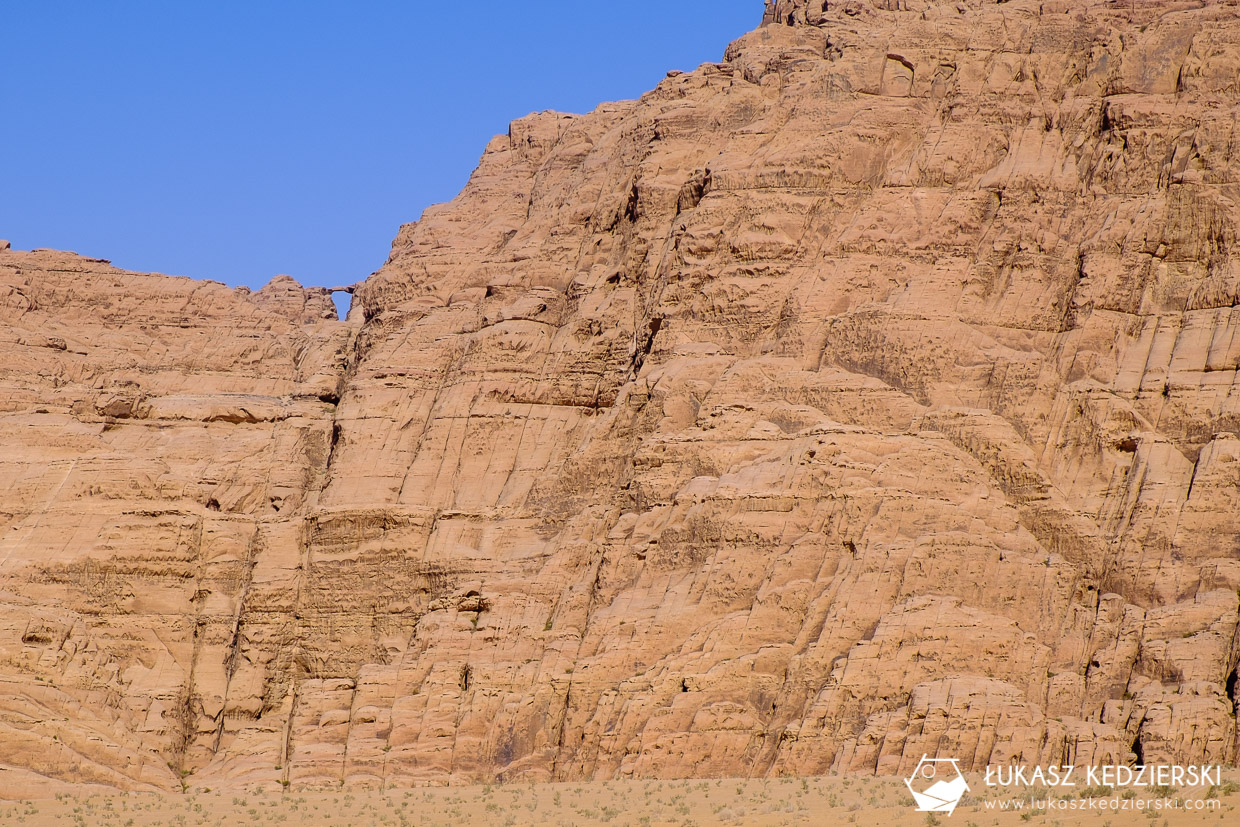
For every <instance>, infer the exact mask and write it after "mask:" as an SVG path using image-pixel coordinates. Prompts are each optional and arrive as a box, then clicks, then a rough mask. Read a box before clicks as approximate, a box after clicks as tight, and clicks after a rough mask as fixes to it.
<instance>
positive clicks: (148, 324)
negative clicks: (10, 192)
mask: <svg viewBox="0 0 1240 827" xmlns="http://www.w3.org/2000/svg"><path fill="white" fill-rule="evenodd" d="M756 11H757V9H755V12H756ZM1238 64H1240V7H1237V6H1235V5H1232V4H1226V3H1218V4H1205V5H1203V4H1200V3H1181V2H1170V0H1169V1H1168V2H1150V3H1142V4H1135V5H1134V4H1130V3H1119V4H1116V3H1109V2H1085V0H1081V2H1050V1H1048V0H1043V2H1031V1H1030V0H1012V2H1006V3H992V2H980V0H968V2H953V3H934V2H916V0H908V2H897V1H896V0H887V1H886V2H884V0H849V2H842V3H835V2H829V3H822V2H786V0H780V2H777V3H774V4H769V5H768V7H767V9H766V14H765V17H764V25H763V26H761V27H760V28H759V29H758V30H757V31H755V32H753V33H751V34H749V35H746V36H745V37H743V38H741V39H740V40H738V41H736V42H735V43H733V44H732V45H731V46H730V47H729V48H728V50H727V52H726V54H725V55H724V60H723V61H722V62H720V63H718V64H707V65H704V66H702V67H700V68H699V69H698V70H696V71H694V72H690V73H672V74H671V75H669V77H668V78H667V79H666V80H664V81H663V82H662V83H661V84H660V85H659V86H658V88H657V89H655V90H654V91H652V92H650V93H649V94H647V95H646V96H644V97H643V98H642V99H641V100H639V101H633V102H625V103H616V104H606V105H604V106H601V107H599V108H598V109H597V110H595V111H594V112H592V113H590V114H589V115H585V116H570V115H563V114H557V113H542V114H539V115H532V116H530V117H528V118H525V119H522V120H520V121H517V122H515V123H513V124H512V127H511V129H510V131H509V133H508V134H507V135H505V136H501V137H497V138H496V139H494V140H493V141H492V142H491V144H490V145H489V146H488V147H487V150H486V152H485V154H484V155H483V158H482V161H481V163H480V165H479V167H478V169H477V171H476V172H475V173H474V175H473V177H472V178H471V180H470V182H469V184H468V185H467V186H466V188H465V190H464V191H463V192H462V193H461V195H460V196H458V198H457V199H455V200H454V201H453V202H451V203H449V204H447V205H443V206H440V207H435V208H432V209H430V210H428V211H427V212H426V214H425V215H424V216H423V217H422V219H421V220H420V221H418V222H417V223H414V224H410V225H407V226H406V227H404V228H402V229H401V231H400V234H399V235H398V236H397V239H396V241H395V243H394V245H393V249H392V253H391V257H390V259H389V261H388V263H387V264H386V265H385V266H384V267H383V268H382V269H381V270H380V271H379V272H378V273H376V274H375V275H373V276H372V277H371V278H370V279H368V280H367V281H366V282H365V283H364V284H363V285H361V286H360V287H359V288H358V290H357V293H356V296H355V301H356V302H357V303H358V306H359V307H360V312H359V313H356V314H353V316H351V318H352V319H353V321H352V322H350V323H347V324H346V323H341V322H336V321H332V320H331V319H332V314H331V313H330V308H329V306H328V305H326V304H324V302H325V301H326V297H325V296H324V295H322V293H321V292H320V293H314V292H309V293H308V292H307V291H303V290H301V289H300V288H297V287H296V286H295V285H292V284H289V283H287V282H276V283H273V285H269V287H268V288H265V289H264V290H263V291H259V292H258V293H254V294H249V295H246V294H244V293H239V292H233V291H228V290H227V289H225V288H223V287H220V286H218V285H210V284H206V285H204V284H200V283H195V282H190V281H187V280H174V279H166V278H162V277H147V276H143V277H136V276H133V275H131V274H123V273H119V272H117V271H114V270H111V269H109V268H107V267H105V266H103V265H101V264H98V263H94V262H89V261H83V260H81V259H77V258H70V257H64V256H60V257H58V256H52V255H51V254H37V253H36V254H22V253H14V252H3V253H0V285H3V288H4V289H6V290H7V291H8V292H7V298H4V297H2V294H0V312H2V313H3V318H4V320H5V324H6V328H5V329H6V330H7V331H9V332H8V333H6V334H4V335H5V336H6V337H7V340H6V341H7V343H6V344H5V349H6V353H11V354H13V355H12V356H11V357H10V358H9V359H7V360H6V363H5V364H4V366H3V368H2V370H3V371H4V373H3V382H4V388H5V394H4V397H3V398H4V400H5V401H4V411H5V413H4V416H3V418H0V434H3V435H4V436H3V444H4V445H5V446H6V455H5V456H4V457H3V458H0V474H2V475H3V476H2V477H0V490H2V491H4V495H3V499H2V500H0V503H2V505H0V511H3V512H4V513H3V514H0V656H2V658H0V678H3V680H4V681H5V682H6V685H7V688H6V692H5V694H4V696H3V698H4V700H0V703H3V704H4V707H3V708H0V727H2V728H0V745H3V746H4V751H3V753H2V754H3V755H4V756H5V758H4V759H3V761H4V763H5V764H7V765H9V766H10V767H12V768H13V769H11V770H9V772H10V773H18V772H20V773H23V774H24V775H23V778H32V779H38V778H53V779H60V780H70V781H80V780H90V781H98V782H102V783H108V784H114V785H118V786H135V785H155V786H163V787H170V786H174V785H176V784H178V783H179V782H181V781H182V779H183V778H184V780H185V783H195V784H203V785H206V786H212V787H219V786H226V785H229V784H240V783H258V782H265V783H277V782H286V783H290V784H324V783H336V782H339V781H344V782H345V783H347V784H364V785H380V784H383V785H407V784H412V783H426V782H430V783H443V782H460V781H466V780H478V779H490V778H496V777H498V778H523V779H529V780H542V779H575V778H585V777H589V778H608V777H617V776H647V777H648V776H663V777H673V776H674V777H680V776H700V775H724V774H737V775H764V774H771V773H775V774H783V773H820V772H827V771H839V772H844V771H860V772H877V773H889V772H897V771H907V770H909V769H911V767H912V766H913V765H914V764H916V762H917V761H918V759H920V758H921V756H922V755H923V754H930V755H936V754H937V755H941V756H951V757H955V758H958V759H960V760H961V761H962V763H963V764H964V765H965V766H967V767H974V768H976V767H981V766H983V765H985V764H987V763H992V762H1000V763H1006V762H1008V761H1012V760H1016V761H1022V762H1025V763H1035V762H1041V763H1052V762H1053V763H1075V764H1087V763H1107V762H1118V763H1122V762H1130V761H1147V762H1154V761H1160V762H1161V761H1180V762H1210V763H1213V762H1226V763H1231V762H1234V761H1235V759H1236V755H1237V747H1238V743H1237V738H1238V734H1237V729H1236V717H1235V714H1236V704H1237V691H1238V690H1237V661H1238V660H1240V641H1238V640H1237V623H1238V606H1240V598H1238V594H1240V525H1238V524H1237V520H1238V516H1237V515H1238V513H1240V436H1237V434H1240V386H1238V385H1237V383H1236V371H1237V368H1238V367H1240V309H1238V308H1237V305H1238V304H1240V272H1238V270H1237V263H1236V260H1235V257H1234V255H1233V247H1234V246H1235V244H1236V238H1237V227H1238V220H1240V206H1238V204H1237V199H1238V198H1240V192H1238V190H1237V187H1236V178H1237V170H1238V169H1240V159H1238V158H1237V150H1236V149H1235V147H1234V146H1233V144H1234V136H1233V121H1234V118H1235V115H1236V103H1235V101H1236V99H1237V93H1238V92H1240V76H1238V75H1237V73H1236V71H1235V67H1236V66H1237V65H1238ZM8 446H12V447H11V448H9V447H8Z"/></svg>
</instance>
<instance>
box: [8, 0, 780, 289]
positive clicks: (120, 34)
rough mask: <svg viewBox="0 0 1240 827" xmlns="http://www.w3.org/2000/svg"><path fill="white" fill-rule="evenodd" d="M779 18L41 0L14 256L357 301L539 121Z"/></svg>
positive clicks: (724, 12) (526, 7)
mask: <svg viewBox="0 0 1240 827" xmlns="http://www.w3.org/2000/svg"><path fill="white" fill-rule="evenodd" d="M761 13H762V3H761V0H672V2H668V0H660V1H659V2H656V1H655V0H626V1H625V2H621V3H597V2H589V0H586V2H582V0H576V2H567V0H540V1H539V2H529V0H524V1H523V2H522V1H517V0H508V2H490V0H480V1H479V2H471V3H464V2H452V3H448V2H441V3H431V2H424V0H416V2H403V3H398V2H382V3H380V2H365V0H360V1H359V2H351V3H342V2H337V3H328V2H319V1H318V0H307V2H301V3H276V2H262V1H261V0H252V1H251V2H232V1H231V0H218V1H217V2H166V0H165V1H164V2H158V3H156V2H130V1H129V0H118V2H108V3H101V2H64V1H62V0H40V2H28V3H9V4H6V5H5V8H4V10H3V12H0V26H2V27H3V31H4V44H3V46H2V47H0V107H2V108H3V109H2V111H3V112H4V126H3V128H0V163H2V164H3V171H2V172H0V238H7V239H9V240H10V241H11V242H12V243H13V246H14V247H15V248H18V249H29V248H33V247H54V248H60V249H68V250H76V251H77V252H79V253H82V254H84V255H91V256H99V257H103V258H109V259H111V260H112V261H113V262H114V263H115V264H116V265H117V266H119V267H125V268H128V269H132V270H143V271H158V272H164V273H173V274H177V275H190V276H195V277H198V278H210V279H216V280H218V281H223V282H225V283H227V284H232V285H237V284H248V285H251V286H259V285H261V284H263V283H265V282H266V281H267V280H268V279H269V278H270V277H271V276H272V275H274V274H276V273H289V274H291V275H293V276H294V277H296V278H297V279H298V280H300V281H302V282H303V283H305V284H319V285H325V286H332V285H336V284H349V283H352V282H355V281H359V280H360V279H362V278H364V277H365V276H366V275H367V274H369V273H370V272H371V271H373V270H374V269H376V268H377V267H379V265H381V264H382V263H383V261H384V259H385V258H386V257H387V252H388V248H389V245H390V243H391V240H392V237H393V236H394V235H395V234H396V230H397V227H398V226H399V225H400V224H401V223H403V222H406V221H411V220H413V219H416V218H417V217H418V216H419V215H420V214H421V212H422V210H423V209H424V208H425V207H426V206H428V205H430V204H433V203H436V202H439V201H445V200H447V199H449V198H451V197H452V196H453V195H454V194H455V193H456V192H457V191H458V190H459V189H460V188H461V186H462V185H463V184H464V183H465V181H466V179H467V178H468V176H469V173H470V172H471V171H472V170H473V168H474V166H475V165H476V163H477V160H478V156H479V155H480V154H481V152H482V149H483V147H484V146H485V145H486V142H487V140H488V139H489V138H490V137H491V136H492V135H494V134H496V133H500V132H504V131H506V129H507V124H508V122H509V121H511V120H512V119H514V118H517V117H521V116H523V115H525V114H527V113H529V112H532V111H538V110H542V109H558V110H561V111H566V112H584V111H588V110H590V109H592V108H593V107H594V106H595V105H597V104H598V103H600V102H601V101H606V100H617V99H622V98H632V97H636V96H637V95H640V94H641V93H642V92H644V91H646V90H648V89H650V88H652V87H653V86H654V85H655V84H656V83H658V81H659V80H660V79H661V78H662V77H663V75H664V73H665V72H666V71H667V70H669V69H691V68H693V67H695V66H697V65H698V64H700V63H702V62H703V61H708V60H718V59H720V57H721V56H722V54H723V50H724V48H725V46H726V45H727V44H728V42H729V41H730V40H732V39H734V38H736V37H739V36H740V35H741V34H743V33H744V32H746V31H748V30H750V29H752V28H754V27H756V25H757V24H758V22H759V19H760V17H761Z"/></svg>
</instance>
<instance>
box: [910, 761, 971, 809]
mask: <svg viewBox="0 0 1240 827" xmlns="http://www.w3.org/2000/svg"><path fill="white" fill-rule="evenodd" d="M940 765H943V766H950V767H951V769H952V770H953V771H954V773H955V777H954V778H951V779H949V780H943V779H939V780H936V781H935V782H934V783H933V784H931V785H930V786H929V787H927V788H926V789H925V790H923V791H921V792H918V791H917V790H915V789H913V782H914V781H916V780H917V779H918V778H923V779H926V780H929V779H931V778H935V776H937V775H938V771H939V768H940ZM904 786H906V787H908V791H909V792H910V793H912V794H913V800H914V801H915V802H917V812H919V813H947V815H949V816H950V815H951V814H952V813H954V812H955V811H956V805H957V804H959V803H960V799H962V798H964V794H965V793H966V792H968V791H969V784H968V782H967V781H965V780H964V774H963V773H961V772H960V764H959V762H958V761H957V759H955V758H931V757H930V756H928V755H925V754H923V755H922V756H921V760H920V761H918V762H917V766H916V767H914V768H913V774H912V775H910V776H909V777H908V778H906V779H904Z"/></svg>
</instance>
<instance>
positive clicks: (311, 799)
mask: <svg viewBox="0 0 1240 827" xmlns="http://www.w3.org/2000/svg"><path fill="white" fill-rule="evenodd" d="M969 781H970V785H971V789H972V790H974V791H978V790H981V789H982V785H981V783H980V779H978V778H974V777H970V778H969ZM1159 792H1164V793H1166V797H1165V798H1161V797H1159V796H1156V795H1137V796H1135V797H1132V798H1124V797H1122V796H1121V795H1120V794H1119V793H1118V792H1115V793H1111V794H1110V795H1107V794H1106V791H1105V790H1098V789H1090V790H1088V791H1086V790H1084V789H1081V788H1078V789H1077V790H1076V791H1075V792H1074V793H1073V794H1070V795H1063V796H1062V797H1058V796H1053V797H1052V798H1053V800H1055V801H1056V802H1059V801H1062V805H1059V804H1058V803H1057V805H1056V806H1055V807H1052V808H1049V809H1048V808H1045V807H1042V808H1035V809H1032V810H1031V809H1029V805H1028V803H1027V802H1021V803H1022V804H1023V805H1024V806H1022V807H1021V808H1020V809H1019V810H1016V809H1009V810H1007V811H1001V810H999V809H998V807H999V798H1000V796H999V795H997V794H991V795H983V796H982V797H977V798H975V797H972V796H966V797H965V799H964V800H963V801H962V802H961V803H960V805H959V806H958V807H957V809H956V812H955V813H954V814H952V815H950V816H947V815H934V814H929V813H919V812H917V811H916V810H915V809H914V806H913V801H912V798H911V797H910V796H909V795H908V793H907V791H906V790H905V788H904V786H903V784H902V783H901V782H900V781H898V780H894V779H874V778H808V779H800V778H780V779H769V780H759V781H753V780H737V779H713V780H698V781H623V782H621V781H612V782H597V783H588V784H536V785H531V784H507V785H495V786H482V787H453V788H449V787H438V788H425V789H418V790H387V791H378V790H372V791H359V790H349V791H345V790H336V791H324V790H320V791H314V792H310V791H279V790H256V791H250V792H246V793H242V794H220V793H218V792H209V791H206V790H190V791H187V793H186V794H185V795H184V796H170V797H162V796H155V795H139V794H132V795H115V796H105V795H91V796H75V795H68V794H63V793H62V794H60V795H58V796H56V797H55V798H53V799H44V800H36V801H7V802H0V824H5V825H9V824H22V825H30V826H31V827H34V825H62V824H63V825H101V826H104V827H107V826H109V825H110V826H112V827H155V825H166V827H192V825H211V826H212V827H227V826H228V825H235V824H269V825H283V824H290V825H297V827H318V825H337V824H349V825H392V827H412V826H413V825H472V826H473V827H477V825H508V826H509V827H512V826H515V825H527V824H540V825H548V827H552V826H554V827H561V825H562V826H563V827H576V825H588V824H611V825H634V827H636V826H637V825H641V827H655V826H656V825H659V826H660V827H671V826H672V825H677V827H691V826H692V825H715V824H722V825H802V824H805V825H835V824H861V825H883V826H884V827H886V826H888V825H889V826H890V827H897V826H898V825H899V826H902V827H914V825H936V824H941V825H944V827H948V826H949V825H961V827H989V826H990V825H996V826H999V825H1018V824H1034V825H1047V827H1055V825H1077V824H1080V825H1099V827H1102V825H1111V826H1112V827H1120V825H1132V824H1135V825H1150V827H1178V825H1196V824H1219V825H1230V824H1237V823H1240V814H1238V813H1237V812H1236V810H1237V806H1238V805H1240V773H1236V772H1232V773H1230V774H1228V775H1225V776H1224V780H1223V784H1222V785H1221V786H1220V787H1214V788H1209V789H1203V788H1185V789H1180V790H1175V791H1170V790H1165V791H1159ZM1089 794H1092V795H1093V796H1095V797H1096V798H1098V799H1102V798H1106V799H1109V800H1110V801H1112V802H1115V801H1118V802H1124V803H1125V804H1126V806H1128V807H1129V809H1127V810H1121V811H1118V812H1117V811H1115V810H1113V809H1110V810H1102V809H1088V810H1084V811H1082V810H1080V809H1076V810H1073V809H1059V806H1063V807H1065V808H1066V807H1069V806H1073V804H1074V802H1082V801H1084V800H1086V799H1087V798H1088V796H1089ZM1034 797H1035V798H1037V799H1038V800H1041V799H1042V798H1043V796H1042V795H1041V794H1040V793H1039V794H1038V795H1036V796H1034ZM1156 799H1157V800H1162V801H1164V802H1168V803H1169V804H1170V806H1171V807H1172V808H1171V809H1168V808H1167V806H1168V804H1164V806H1163V808H1161V809H1138V808H1139V807H1140V805H1139V803H1138V802H1149V801H1153V800H1156ZM1004 800H1006V801H1008V802H1009V807H1012V803H1011V802H1012V801H1014V799H1010V798H1006V797H1005V799H1004ZM1177 802H1178V804H1177ZM1075 806H1076V807H1078V808H1079V807H1080V806H1081V805H1080V803H1076V804H1075Z"/></svg>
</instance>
